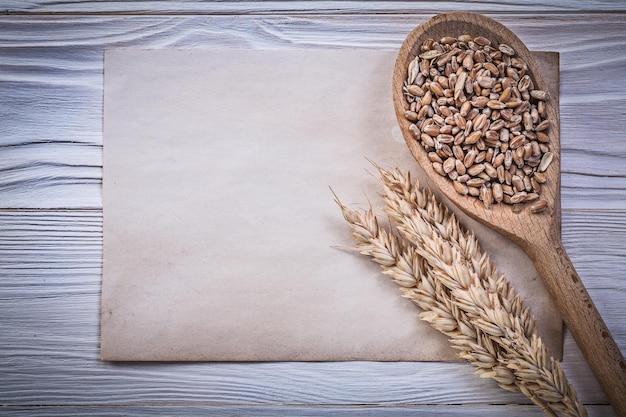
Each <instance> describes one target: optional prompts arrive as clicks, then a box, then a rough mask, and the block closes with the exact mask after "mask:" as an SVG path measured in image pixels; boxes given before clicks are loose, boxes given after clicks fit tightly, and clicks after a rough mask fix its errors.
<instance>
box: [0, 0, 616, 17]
mask: <svg viewBox="0 0 626 417" xmlns="http://www.w3.org/2000/svg"><path fill="white" fill-rule="evenodd" d="M625 9H626V7H625V6H624V4H622V3H621V2H617V1H610V0H587V1H582V2H567V1H553V2H550V3H547V2H545V1H541V0H531V1H524V2H521V1H515V0H506V1H499V2H490V1H476V0H473V1H459V0H455V1H445V2H432V1H423V0H422V1H389V2H381V1H379V2H366V1H316V2H307V1H267V2H260V1H213V2H197V1H150V0H141V1H131V0H123V1H95V0H91V1H85V0H70V1H58V0H35V1H21V0H8V1H5V2H4V5H3V6H2V8H0V10H1V11H3V12H6V13H9V14H15V13H124V14H170V13H171V14H181V13H184V14H242V15H245V14H309V13H315V14H320V13H321V14H345V13H351V14H354V13H357V14H365V13H416V12H418V13H441V12H444V11H453V10H468V11H477V12H481V13H487V12H502V11H506V12H527V13H536V12H537V11H538V10H541V11H543V12H544V13H545V12H550V13H554V12H559V13H566V12H589V11H595V12H598V11H604V12H617V11H624V10H625Z"/></svg>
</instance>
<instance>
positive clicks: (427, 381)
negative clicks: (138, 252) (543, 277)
mask: <svg viewBox="0 0 626 417" xmlns="http://www.w3.org/2000/svg"><path fill="white" fill-rule="evenodd" d="M590 219H596V220H595V227H593V228H591V227H590V226H589V222H590ZM563 222H564V224H566V225H568V227H567V228H565V229H564V235H563V238H564V242H565V245H566V246H567V248H568V250H569V251H570V254H571V256H572V259H573V260H574V263H575V264H576V267H577V268H578V270H579V273H580V276H581V279H583V280H584V281H585V284H586V285H587V287H588V288H589V292H590V294H591V295H592V297H593V298H594V299H597V300H598V299H599V300H604V305H602V306H600V307H601V310H602V312H603V314H604V316H605V318H606V320H607V324H608V326H609V328H611V330H612V331H613V334H614V337H615V338H616V340H617V343H618V345H619V346H620V347H621V348H622V349H623V350H626V327H625V325H624V323H626V317H625V316H626V313H625V312H624V311H623V309H622V307H621V306H622V303H623V296H622V295H621V294H623V292H624V290H626V282H624V281H623V280H621V281H620V280H615V281H611V282H610V283H609V285H607V283H606V281H605V279H606V278H607V277H618V276H619V274H620V273H621V269H622V267H623V265H620V258H621V257H623V249H622V247H621V246H622V242H624V241H625V240H626V213H624V212H622V211H608V210H581V211H579V210H573V211H572V210H566V211H565V212H564V213H563ZM609 231H611V234H610V238H607V235H608V233H607V232H609ZM0 236H1V239H0V260H1V261H0V300H2V320H0V325H1V334H2V343H0V360H2V366H1V367H0V369H1V370H2V371H1V372H2V380H3V384H2V385H1V386H0V402H1V403H2V404H5V405H11V406H16V407H17V406H24V405H54V406H62V405H65V406H68V405H75V406H78V405H80V406H89V405H90V404H91V405H93V404H100V405H118V404H126V405H133V404H135V405H137V404H152V405H153V406H157V405H160V404H162V403H164V402H167V403H168V404H173V405H177V406H181V405H189V404H196V405H197V406H198V407H203V406H207V407H210V409H209V411H211V410H218V409H215V408H214V407H217V406H220V404H223V403H228V404H232V405H233V407H234V409H236V407H244V406H246V407H248V406H255V405H256V404H264V405H272V404H273V405H274V406H276V405H277V404H299V405H301V406H302V407H305V406H306V405H310V406H311V407H317V406H318V405H325V406H330V405H337V404H344V405H352V406H356V405H359V404H369V405H394V404H395V405H399V404H401V405H402V407H403V409H404V407H407V410H413V411H415V410H418V411H419V410H426V411H428V412H430V411H433V412H434V410H430V409H429V408H424V405H425V404H439V405H440V406H441V405H445V404H459V403H460V404H472V409H473V408H474V406H479V408H477V410H480V411H481V412H483V413H486V415H497V413H498V412H502V411H503V410H502V409H494V410H491V411H490V409H489V408H488V407H487V408H485V409H482V408H480V405H481V404H489V403H499V404H506V403H509V404H517V403H521V404H526V403H527V402H526V400H525V398H523V397H521V396H520V395H518V394H509V393H507V392H504V391H502V390H501V389H499V388H497V387H496V386H495V385H494V384H492V383H491V381H486V380H481V379H479V378H476V377H475V376H474V375H473V374H472V369H471V367H470V366H469V365H467V364H465V363H445V364H442V363H368V362H340V363H258V364H233V363H231V364H229V363H203V364H137V363H128V364H110V363H102V362H100V361H99V360H98V357H99V353H98V329H99V324H98V314H99V308H98V302H99V291H100V286H99V284H100V273H101V246H102V241H101V238H102V230H101V212H100V211H97V210H79V211H40V210H26V211H25V210H2V211H0ZM600 247H601V248H602V249H599V248H600ZM590 248H591V249H592V250H593V248H598V249H597V250H595V251H594V252H593V254H592V255H589V249H590ZM586 255H589V256H588V257H587V256H586ZM598 265H600V268H598ZM620 292H621V294H620ZM564 351H565V353H564V362H563V366H564V369H565V371H566V373H567V375H568V377H569V378H570V380H571V382H572V383H573V384H574V385H575V386H576V387H577V388H578V391H579V395H580V397H581V398H582V399H583V400H584V401H586V402H589V403H597V402H603V401H604V396H603V394H602V393H601V392H600V391H599V388H598V386H597V383H596V382H595V380H594V379H593V377H592V376H591V374H590V371H589V370H588V368H587V367H586V364H585V363H584V361H583V359H582V356H581V354H580V352H579V351H578V349H577V348H576V346H575V344H574V343H573V340H572V339H571V337H570V336H569V335H567V336H566V341H565V349H564ZM414 407H415V410H414ZM244 408H245V407H244ZM225 409H226V410H227V409H228V408H225ZM305 409H306V408H305ZM75 410H78V411H76V412H77V413H80V412H81V411H80V410H81V408H80V407H79V408H75ZM191 410H193V409H190V410H189V412H190V413H192V411H191ZM249 410H251V412H252V410H253V409H249ZM307 410H308V409H307ZM429 410H430V411H429ZM462 410H463V409H458V410H457V411H458V412H459V413H461V411H462ZM515 410H516V413H517V412H518V411H517V410H518V409H517V408H515ZM179 411H180V410H179ZM256 411H257V410H254V412H255V414H257V413H256ZM261 411H262V410H261ZM284 411H285V413H288V412H289V408H286V409H285V410H284ZM385 411H387V410H385ZM401 411H402V409H399V410H398V412H399V413H400V412H401ZM426 411H425V412H426ZM604 411H606V410H605V409H604ZM68 412H69V411H68ZM181 412H182V411H181ZM232 412H234V411H232ZM310 412H311V413H313V415H315V413H317V412H320V411H319V410H316V409H314V408H312V409H311V411H310ZM354 412H355V413H357V411H356V410H355V411H354ZM519 412H520V413H522V412H528V413H530V414H528V415H540V414H537V413H536V410H534V411H533V410H532V407H531V409H530V410H526V409H525V408H521V409H519ZM216 413H217V411H216ZM320 413H321V412H320ZM364 413H365V412H364ZM490 413H492V414H490ZM533 413H535V414H533ZM218 414H221V412H220V413H218ZM259 414H261V415H263V413H262V412H259ZM357 414H358V413H357ZM364 415H367V413H365V414H364ZM392 415H393V414H392ZM400 415H401V413H400ZM432 415H436V414H432ZM459 415H463V414H462V413H461V414H459ZM524 415H525V414H524ZM598 415H602V414H598ZM609 415H610V414H609Z"/></svg>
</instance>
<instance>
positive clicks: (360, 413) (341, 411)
mask: <svg viewBox="0 0 626 417" xmlns="http://www.w3.org/2000/svg"><path fill="white" fill-rule="evenodd" d="M5 410H6V411H7V413H9V414H10V415H12V416H16V417H17V416H32V417H36V416H50V417H53V416H67V417H72V416H85V415H98V416H119V415H120V412H121V410H120V407H110V406H97V407H93V406H90V407H6V408H5ZM587 411H588V412H589V417H609V416H612V415H614V414H613V412H612V410H611V409H610V407H609V406H590V407H588V410H587ZM123 412H124V413H125V414H129V415H132V416H135V417H150V416H171V415H176V416H198V415H203V416H223V417H230V416H232V417H239V416H242V415H245V416H251V415H253V416H256V417H274V416H277V415H287V416H296V415H297V416H300V417H315V416H328V415H335V416H337V415H340V416H348V417H374V416H380V415H384V416H388V417H409V416H411V417H412V416H416V415H417V416H422V417H428V416H431V417H436V416H466V417H491V416H493V417H499V416H517V417H535V416H536V417H540V416H545V414H544V413H543V412H542V411H541V410H540V409H539V408H538V407H535V406H530V405H472V406H463V405H451V406H437V407H433V406H413V405H409V406H402V407H395V406H343V407H342V406H300V405H285V406H243V407H242V406H180V407H174V406H156V407H154V406H153V407H149V406H130V407H124V408H123Z"/></svg>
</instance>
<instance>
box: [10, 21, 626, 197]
mask: <svg viewBox="0 0 626 417" xmlns="http://www.w3.org/2000/svg"><path fill="white" fill-rule="evenodd" d="M427 17H428V15H411V16H396V15H382V16H370V15H366V16H358V18H356V17H355V16H344V15H338V16H305V17H293V16H271V17H255V16H218V17H207V16H201V17H187V16H185V17H181V16H171V17H153V16H138V17H108V16H96V17H84V16H76V17H75V16H68V17H62V18H59V17H44V16H36V17H30V16H17V17H6V16H3V17H2V18H1V19H0V32H1V33H2V34H3V37H2V39H1V40H0V48H2V49H1V53H2V60H0V74H1V75H0V80H1V81H2V82H0V96H2V97H3V100H2V101H1V102H0V117H2V120H3V124H2V126H0V151H2V154H3V157H2V158H0V169H2V173H3V175H2V176H1V177H0V204H1V205H2V206H3V207H27V208H99V207H101V198H100V182H99V179H100V176H101V160H102V149H101V144H102V133H101V131H102V120H101V119H102V104H101V102H102V100H101V97H102V91H103V90H102V88H103V86H102V68H103V67H102V63H103V61H102V60H103V51H104V49H105V48H110V47H134V48H237V49H246V48H253V49H264V48H272V49H275V48H377V49H389V50H396V49H398V48H399V47H400V45H401V43H402V41H403V40H404V37H405V36H406V34H408V32H409V31H410V30H411V29H413V28H414V27H415V25H417V24H419V23H420V22H422V21H423V20H425V19H426V18H427ZM494 17H496V18H497V19H498V20H499V21H501V22H502V23H504V24H505V25H507V26H508V27H510V28H511V29H512V30H513V31H514V32H515V33H516V34H518V36H520V38H521V39H522V41H524V42H525V43H526V44H527V45H528V46H529V48H530V49H531V50H532V49H534V50H553V51H557V52H560V54H561V142H562V161H561V164H562V165H561V168H562V199H563V207H565V208H568V207H579V208H585V207H589V208H601V207H609V208H621V207H625V206H626V164H623V162H622V161H623V158H624V157H626V143H625V142H624V141H623V140H622V132H623V131H624V128H625V125H626V118H625V117H622V116H624V109H626V85H625V84H624V83H620V82H619V80H620V79H621V68H623V65H624V62H625V60H626V58H625V56H626V55H624V54H619V53H615V52H614V51H619V50H623V49H624V48H626V36H624V33H626V19H624V18H623V16H622V15H617V16H614V15H610V14H609V15H605V14H597V15H595V16H593V15H592V16H588V15H585V16H579V15H566V16H562V15H558V14H557V15H548V16H544V17H543V18H542V19H541V20H536V19H534V18H533V17H532V16H530V15H515V16H510V15H509V16H507V15H494ZM594 22H595V23H594ZM546 28H549V29H546ZM546 30H549V31H550V34H551V36H550V37H547V36H545V31H546ZM572 33H576V35H577V38H576V40H574V39H572ZM598 79H600V80H605V81H604V82H602V83H598V82H597V81H596V80H598ZM581 103H582V104H581ZM590 141H593V143H597V144H598V145H597V146H592V147H591V149H589V143H590Z"/></svg>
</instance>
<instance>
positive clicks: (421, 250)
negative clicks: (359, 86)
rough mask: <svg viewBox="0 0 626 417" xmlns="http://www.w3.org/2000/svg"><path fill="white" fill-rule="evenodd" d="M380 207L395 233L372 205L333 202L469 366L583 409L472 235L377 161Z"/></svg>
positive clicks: (536, 398)
mask: <svg viewBox="0 0 626 417" xmlns="http://www.w3.org/2000/svg"><path fill="white" fill-rule="evenodd" d="M378 170H379V173H380V175H381V178H382V182H383V190H384V191H383V198H384V201H385V205H386V208H385V212H386V213H387V215H388V217H389V219H390V220H391V222H392V224H393V225H394V226H395V228H396V229H397V230H398V232H399V234H400V236H398V235H396V234H395V233H394V232H393V230H392V231H387V230H385V229H383V228H381V227H380V226H379V224H378V220H377V219H376V217H375V216H374V214H373V212H372V210H371V209H370V210H369V211H364V212H360V211H354V210H350V209H348V208H347V207H345V206H343V205H342V204H341V203H340V202H339V200H338V199H337V203H338V204H339V206H340V207H341V210H342V213H343V216H344V218H345V219H346V220H347V222H348V223H349V224H350V225H351V227H352V231H353V238H354V239H355V241H356V242H357V249H358V250H359V252H361V253H362V254H365V255H368V256H370V257H371V258H372V259H373V260H374V261H375V262H377V263H378V264H379V265H380V266H381V268H382V270H383V273H385V274H386V275H389V276H390V277H391V278H392V279H394V281H395V282H396V283H398V284H399V285H401V286H402V295H403V296H404V297H406V298H409V299H411V300H412V301H413V302H414V303H415V304H416V305H417V306H418V307H419V308H420V309H421V310H422V311H421V313H420V314H419V317H420V318H421V319H423V320H425V321H427V322H429V323H430V324H431V326H432V327H433V328H435V329H437V330H439V331H440V332H442V333H444V334H446V335H447V336H448V337H449V338H450V342H451V345H452V347H453V348H455V349H457V350H458V351H459V356H460V357H462V358H464V359H466V360H467V361H469V362H470V363H472V364H473V365H474V366H475V367H476V368H477V369H476V373H477V374H479V375H480V376H481V377H483V378H491V379H493V380H495V381H496V383H498V385H499V386H501V387H502V388H504V389H507V390H511V391H521V392H522V393H523V394H524V395H526V396H527V397H528V398H530V399H531V400H532V401H533V402H534V403H535V404H537V405H538V406H539V407H541V408H542V409H543V410H544V412H545V413H546V414H547V415H551V416H558V415H559V414H558V413H560V415H562V416H586V410H585V409H584V407H583V405H582V404H581V403H580V402H579V401H578V399H577V396H576V392H575V390H574V388H573V387H572V386H571V385H570V384H569V382H567V379H566V377H565V375H564V373H563V372H562V370H561V368H560V365H559V363H558V362H557V361H555V360H554V359H552V358H550V357H549V355H548V352H547V348H546V347H545V345H544V344H543V342H542V341H541V339H540V338H539V337H538V336H537V334H536V324H535V321H534V319H533V318H532V316H531V314H530V312H529V310H528V308H527V307H525V306H524V304H523V302H522V301H521V299H520V297H519V295H517V294H516V293H515V291H514V289H513V288H512V286H511V285H510V284H509V283H508V281H507V280H506V278H505V277H504V276H503V275H501V274H499V273H498V271H497V269H496V268H495V266H494V264H493V263H492V262H490V260H489V257H488V255H487V254H485V253H483V252H482V251H481V249H480V247H479V245H478V241H477V240H476V238H475V236H474V234H473V233H472V232H471V231H467V230H464V229H463V228H462V227H461V225H460V224H459V222H458V220H457V219H456V217H455V216H454V214H453V213H451V212H450V211H449V210H448V209H447V208H446V207H445V206H444V205H442V204H441V203H439V202H438V201H437V200H436V199H435V197H434V195H433V194H432V193H430V192H429V191H428V190H425V189H420V188H419V184H418V183H417V182H416V183H412V181H411V178H410V175H409V174H408V173H407V174H403V173H402V172H400V171H398V170H396V171H393V172H390V171H386V170H384V169H382V168H380V167H378Z"/></svg>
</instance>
